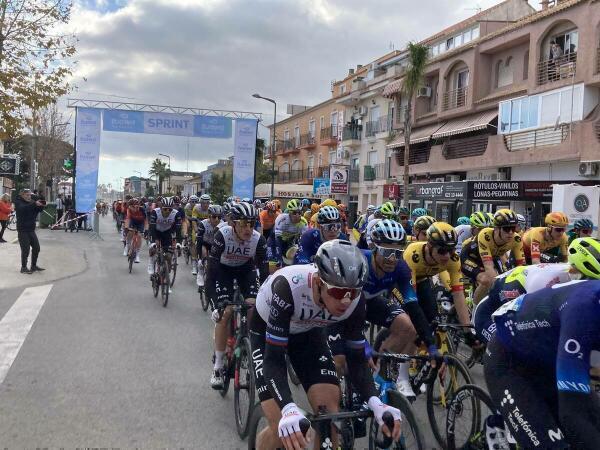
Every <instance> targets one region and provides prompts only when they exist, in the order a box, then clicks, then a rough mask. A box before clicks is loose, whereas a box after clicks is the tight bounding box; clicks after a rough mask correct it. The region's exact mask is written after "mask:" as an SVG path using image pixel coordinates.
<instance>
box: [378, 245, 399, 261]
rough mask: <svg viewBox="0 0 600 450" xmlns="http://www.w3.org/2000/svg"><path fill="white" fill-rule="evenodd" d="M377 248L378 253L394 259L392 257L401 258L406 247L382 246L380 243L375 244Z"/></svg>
mask: <svg viewBox="0 0 600 450" xmlns="http://www.w3.org/2000/svg"><path fill="white" fill-rule="evenodd" d="M375 248H376V249H377V253H379V254H380V255H381V256H383V257H384V258H385V259H392V257H394V259H400V258H402V254H403V253H404V249H400V248H388V247H380V246H379V245H375Z"/></svg>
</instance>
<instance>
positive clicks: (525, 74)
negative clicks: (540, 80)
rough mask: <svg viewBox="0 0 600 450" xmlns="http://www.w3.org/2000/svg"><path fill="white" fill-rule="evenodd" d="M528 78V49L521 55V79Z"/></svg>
mask: <svg viewBox="0 0 600 450" xmlns="http://www.w3.org/2000/svg"><path fill="white" fill-rule="evenodd" d="M527 78H529V50H527V51H526V52H525V56H524V57H523V79H524V80H526V79H527Z"/></svg>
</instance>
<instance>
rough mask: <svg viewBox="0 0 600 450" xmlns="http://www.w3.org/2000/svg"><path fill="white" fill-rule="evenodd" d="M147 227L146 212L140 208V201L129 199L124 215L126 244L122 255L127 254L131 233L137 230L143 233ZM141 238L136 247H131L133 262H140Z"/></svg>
mask: <svg viewBox="0 0 600 450" xmlns="http://www.w3.org/2000/svg"><path fill="white" fill-rule="evenodd" d="M147 228H148V221H147V220H146V213H145V212H144V209H143V208H141V206H140V202H139V200H138V199H131V200H130V201H129V206H128V207H127V213H126V217H125V229H126V230H127V240H126V245H125V248H124V250H123V256H127V255H128V254H129V249H130V247H131V245H132V240H133V233H134V231H137V232H138V233H141V234H142V235H143V234H144V231H145V230H146V229H147ZM141 242H142V241H141V239H140V240H139V241H138V243H137V244H136V247H135V248H134V249H133V252H134V253H135V262H136V263H139V262H140V254H139V252H140V245H141Z"/></svg>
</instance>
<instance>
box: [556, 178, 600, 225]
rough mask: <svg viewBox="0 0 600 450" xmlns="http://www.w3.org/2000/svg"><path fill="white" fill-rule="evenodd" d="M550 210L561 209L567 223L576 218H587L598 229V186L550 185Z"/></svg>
mask: <svg viewBox="0 0 600 450" xmlns="http://www.w3.org/2000/svg"><path fill="white" fill-rule="evenodd" d="M552 211H563V212H564V213H565V214H566V215H567V217H568V218H569V224H570V225H573V223H574V222H575V221H576V220H577V219H589V220H591V221H592V222H594V229H596V230H597V229H598V220H600V186H580V185H578V184H555V185H554V186H552Z"/></svg>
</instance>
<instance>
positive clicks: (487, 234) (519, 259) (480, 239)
mask: <svg viewBox="0 0 600 450" xmlns="http://www.w3.org/2000/svg"><path fill="white" fill-rule="evenodd" d="M477 247H478V253H479V256H480V257H481V261H483V262H485V261H492V260H493V259H494V258H499V257H501V256H504V255H505V254H506V253H507V252H509V251H512V252H514V254H515V263H516V264H517V265H518V266H520V265H523V264H524V263H525V258H524V257H523V242H522V241H521V236H519V235H518V234H516V233H515V235H514V236H513V238H512V239H511V240H509V241H508V242H506V243H504V244H502V245H500V244H498V243H497V242H496V239H495V238H494V228H484V229H483V230H481V231H480V232H479V234H478V235H477Z"/></svg>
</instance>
